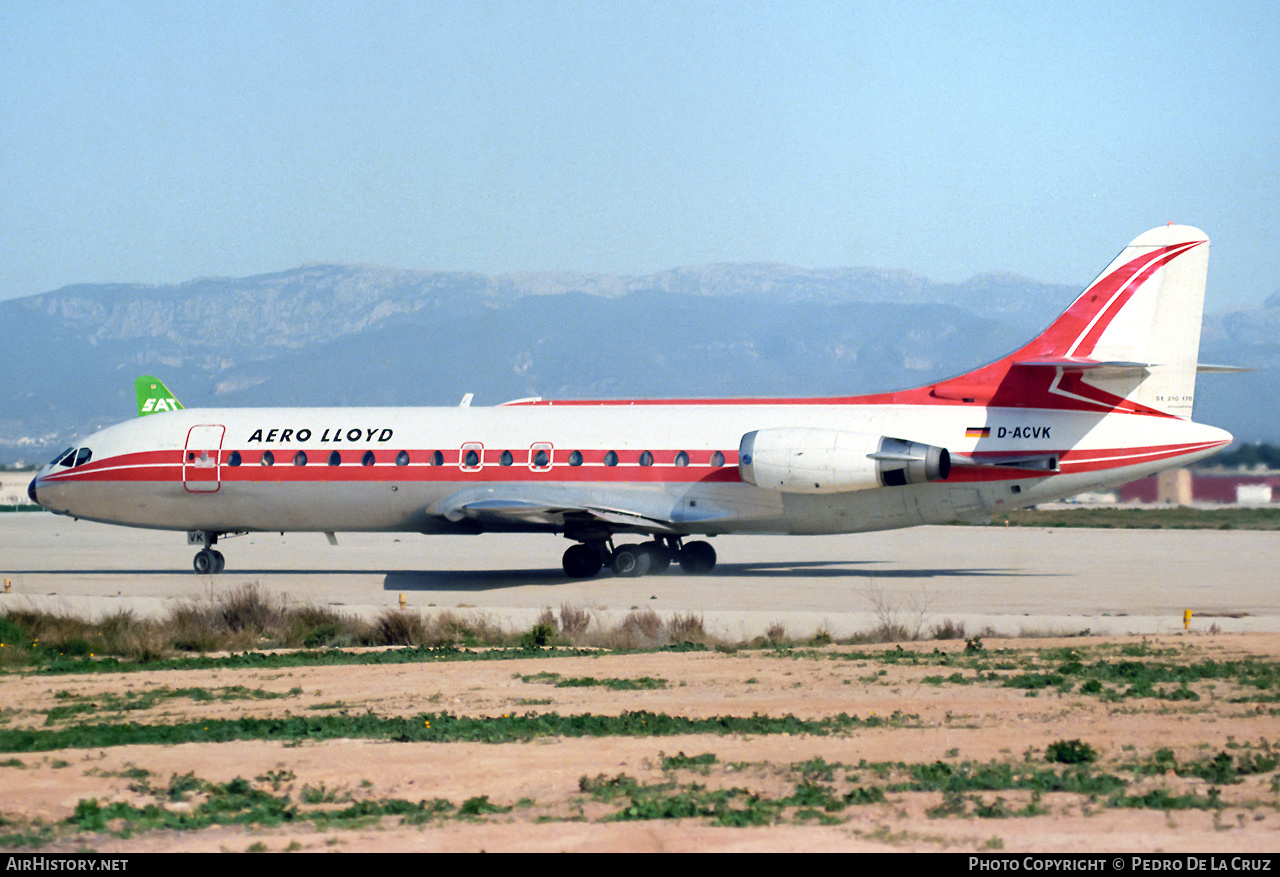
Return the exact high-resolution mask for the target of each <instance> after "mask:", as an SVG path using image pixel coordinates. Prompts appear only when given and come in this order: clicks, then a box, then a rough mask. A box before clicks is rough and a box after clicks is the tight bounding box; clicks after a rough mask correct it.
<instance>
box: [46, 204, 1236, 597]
mask: <svg viewBox="0 0 1280 877" xmlns="http://www.w3.org/2000/svg"><path fill="white" fill-rule="evenodd" d="M1208 260H1209V241H1208V239H1207V238H1206V236H1205V235H1204V233H1203V232H1201V231H1199V230H1198V229H1194V228H1190V227H1187V226H1175V225H1169V226H1164V227H1161V228H1157V229H1153V230H1152V231H1149V232H1147V233H1146V234H1143V235H1141V236H1140V237H1138V238H1137V239H1136V240H1135V241H1133V243H1131V244H1130V245H1129V246H1128V247H1127V248H1126V249H1125V250H1124V251H1123V252H1122V253H1121V254H1120V255H1119V256H1118V257H1116V259H1115V260H1114V261H1113V262H1112V263H1111V264H1110V265H1109V266H1108V267H1107V269H1106V270H1105V271H1104V272H1103V273H1102V274H1101V275H1100V276H1099V277H1098V279H1097V280H1095V281H1094V282H1093V283H1092V284H1090V286H1089V287H1088V288H1087V289H1086V290H1085V291H1084V292H1083V293H1082V294H1081V295H1080V297H1079V298H1077V299H1076V300H1075V302H1074V303H1073V304H1072V305H1071V306H1070V307H1069V308H1067V310H1066V311H1065V312H1064V313H1063V314H1062V315H1061V316H1060V317H1058V319H1057V320H1055V321H1054V322H1053V324H1052V325H1050V326H1049V328H1047V329H1046V330H1045V331H1044V332H1043V333H1041V334H1040V335H1039V336H1038V337H1037V338H1036V339H1035V340H1033V341H1031V342H1030V343H1029V344H1027V345H1026V346H1024V347H1022V348H1021V349H1020V350H1017V351H1016V352H1014V353H1011V354H1009V355H1008V356H1005V357H1004V358H1002V359H1000V360H997V361H996V362H993V363H991V364H990V365H987V366H984V367H982V368H979V369H977V370H975V371H972V372H969V373H968V374H965V375H962V376H960V377H955V378H950V379H948V380H943V381H939V382H937V383H935V384H930V385H928V386H924V387H918V388H916V389H911V390H902V391H898V392H892V393H884V394H879V395H872V396H857V397H848V398H824V399H721V400H661V401H617V400H611V401H569V402H551V401H543V400H540V399H537V400H522V401H519V402H514V403H508V404H506V405H500V406H497V407H491V408H478V407H477V408H473V407H470V406H469V402H470V400H469V399H464V401H463V405H461V406H459V407H456V408H256V409H255V408H230V409H198V410H195V409H183V408H182V407H181V406H180V405H179V404H178V403H177V400H176V399H174V398H173V397H172V395H171V394H170V393H169V392H168V391H167V390H166V389H165V388H164V385H163V384H162V383H160V382H159V381H158V380H156V379H154V378H151V377H149V376H148V377H145V378H139V380H138V398H139V414H142V415H146V416H142V417H139V418H138V419H135V420H132V421H129V422H126V423H121V424H118V425H116V426H112V427H109V428H107V429H104V430H102V431H100V432H97V433H95V434H93V435H92V436H90V437H89V438H87V439H85V440H84V441H83V442H82V443H81V444H80V445H79V446H78V447H75V448H70V449H68V450H67V451H64V452H63V453H61V454H59V455H58V456H57V457H56V458H55V459H54V461H53V462H52V463H50V464H49V465H47V466H45V467H44V468H43V469H41V470H40V472H39V473H38V474H37V476H36V477H35V479H34V480H33V481H32V482H31V486H30V490H29V492H30V494H31V497H32V498H33V499H34V500H35V501H36V502H38V503H40V504H41V505H43V506H45V507H47V508H49V509H51V510H52V511H55V512H59V513H62V514H67V515H72V516H74V517H76V518H84V519H86V520H93V521H103V522H108V523H113V524H123V525H125V526H131V527H152V528H160V529H167V530H186V531H188V539H189V541H190V542H191V544H203V548H202V549H201V550H200V551H199V553H197V554H196V556H195V564H194V565H195V569H196V572H198V573H216V572H219V571H221V570H222V568H223V565H224V559H223V556H222V554H221V553H220V552H218V551H217V550H215V549H214V548H213V546H214V545H215V544H216V543H217V542H218V539H219V537H224V536H228V535H235V534H240V533H246V532H253V531H281V532H283V531H315V532H323V533H326V534H328V535H329V538H330V541H333V540H334V537H333V534H334V532H335V531H340V530H341V531H394V532H413V533H424V534H430V533H483V532H495V531H497V532H542V533H555V534H561V535H563V536H564V537H566V538H568V539H570V540H572V541H573V542H574V543H575V544H574V545H572V546H571V547H570V548H569V549H568V550H567V551H565V552H564V559H563V563H564V570H565V572H566V573H567V574H568V575H569V576H572V577H587V576H592V575H595V574H596V573H598V572H599V571H600V570H601V569H602V567H603V566H605V565H608V566H610V567H612V569H613V571H614V572H615V573H617V574H618V575H623V576H639V575H644V574H646V573H655V572H661V571H664V570H666V569H667V567H668V566H669V565H670V564H671V562H672V561H673V560H675V561H678V562H679V564H680V566H681V567H682V568H683V569H684V570H685V571H687V572H691V573H704V572H707V571H709V570H711V569H712V568H713V567H714V566H715V562H716V553H715V550H714V549H713V548H712V547H711V544H710V543H708V542H706V541H701V540H698V541H690V540H691V539H692V537H696V536H705V537H710V536H717V535H720V534H723V533H794V534H806V533H807V534H813V533H855V532H863V531H869V530H887V529H891V528H896V527H910V526H914V525H917V524H938V523H944V522H947V521H955V520H964V519H981V518H986V517H988V516H990V515H991V514H993V513H996V512H1000V511H1004V510H1007V509H1013V508H1018V507H1024V506H1029V505H1032V504H1035V503H1040V502H1045V501H1049V500H1057V499H1063V498H1065V497H1069V496H1073V495H1075V494H1078V493H1081V492H1083V491H1086V490H1095V489H1098V488H1105V487H1109V486H1113V485H1117V484H1121V483H1123V482H1126V481H1131V480H1133V479H1135V478H1141V477H1144V476H1146V475H1150V474H1152V473H1154V472H1157V471H1159V470H1161V469H1165V468H1168V467H1171V466H1180V465H1185V464H1187V463H1190V462H1193V461H1195V460H1199V459H1201V458H1203V457H1206V456H1208V455H1210V454H1212V453H1214V452H1215V451H1217V450H1219V449H1221V448H1222V447H1224V446H1225V445H1227V444H1228V443H1229V442H1230V441H1231V435H1230V434H1229V433H1227V432H1224V431H1223V430H1221V429H1217V428H1214V427H1211V426H1203V425H1200V424H1197V423H1193V422H1192V421H1191V405H1192V399H1193V396H1194V393H1195V379H1196V372H1197V368H1199V370H1202V371H1203V370H1216V369H1219V368H1225V367H1216V366H1198V363H1197V354H1198V349H1199V344H1200V322H1201V312H1202V310H1203V305H1204V289H1205V278H1206V274H1207V269H1208ZM780 316H781V317H784V318H785V314H780ZM619 536H636V537H639V540H640V541H633V542H630V543H628V544H615V539H616V538H617V537H619Z"/></svg>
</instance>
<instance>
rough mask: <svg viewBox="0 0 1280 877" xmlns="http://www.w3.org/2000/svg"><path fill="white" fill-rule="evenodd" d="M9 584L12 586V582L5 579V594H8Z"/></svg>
mask: <svg viewBox="0 0 1280 877" xmlns="http://www.w3.org/2000/svg"><path fill="white" fill-rule="evenodd" d="M11 584H12V582H11V581H10V580H9V579H5V580H4V592H5V593H6V594H7V593H9V587H10V585H11Z"/></svg>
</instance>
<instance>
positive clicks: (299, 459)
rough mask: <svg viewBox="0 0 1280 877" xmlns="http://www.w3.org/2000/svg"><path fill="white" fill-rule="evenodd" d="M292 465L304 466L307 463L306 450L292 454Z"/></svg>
mask: <svg viewBox="0 0 1280 877" xmlns="http://www.w3.org/2000/svg"><path fill="white" fill-rule="evenodd" d="M293 465H295V466H305V465H307V452H306V451H298V453H296V454H294V455H293Z"/></svg>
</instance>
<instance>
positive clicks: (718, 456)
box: [711, 451, 724, 466]
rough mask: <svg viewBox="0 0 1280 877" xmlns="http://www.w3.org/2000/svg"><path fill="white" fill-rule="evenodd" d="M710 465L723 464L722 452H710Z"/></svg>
mask: <svg viewBox="0 0 1280 877" xmlns="http://www.w3.org/2000/svg"><path fill="white" fill-rule="evenodd" d="M711 465H712V466H723V465H724V454H722V453H720V452H719V451H716V452H715V453H714V454H712V455H711Z"/></svg>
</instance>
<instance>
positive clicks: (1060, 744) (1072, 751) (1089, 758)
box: [1044, 740, 1098, 764]
mask: <svg viewBox="0 0 1280 877" xmlns="http://www.w3.org/2000/svg"><path fill="white" fill-rule="evenodd" d="M1044 760H1045V761H1047V762H1049V763H1051V764H1091V763H1092V762H1095V761H1097V760H1098V752H1097V750H1095V749H1094V748H1093V747H1092V746H1090V745H1089V744H1088V743H1084V742H1081V741H1080V740H1058V741H1055V742H1053V743H1050V744H1049V748H1048V749H1046V750H1045V753H1044Z"/></svg>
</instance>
